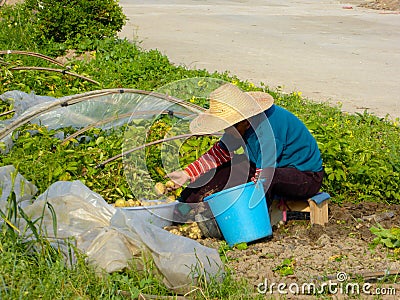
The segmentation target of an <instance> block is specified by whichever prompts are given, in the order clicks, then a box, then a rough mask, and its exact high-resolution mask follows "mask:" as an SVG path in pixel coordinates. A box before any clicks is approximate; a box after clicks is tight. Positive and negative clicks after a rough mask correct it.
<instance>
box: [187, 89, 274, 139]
mask: <svg viewBox="0 0 400 300" xmlns="http://www.w3.org/2000/svg"><path fill="white" fill-rule="evenodd" d="M272 104H274V98H272V96H271V95H270V94H267V93H264V92H247V93H245V92H243V91H242V90H241V89H239V88H238V87H237V86H235V85H233V84H230V83H227V84H224V85H222V86H220V87H219V88H217V89H216V90H214V91H213V92H211V94H210V108H209V109H207V110H206V111H205V112H203V113H201V114H199V115H198V116H197V117H196V118H195V119H194V120H193V121H192V122H191V123H190V131H191V132H192V133H193V134H209V133H215V132H218V131H221V130H223V129H225V128H228V127H230V126H232V125H234V124H236V123H238V122H240V121H243V120H244V119H248V118H250V117H252V116H255V115H258V114H259V113H262V112H264V111H265V110H267V109H268V108H270V107H271V106H272Z"/></svg>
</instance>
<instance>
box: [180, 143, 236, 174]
mask: <svg viewBox="0 0 400 300" xmlns="http://www.w3.org/2000/svg"><path fill="white" fill-rule="evenodd" d="M230 160H231V154H230V153H229V151H228V150H225V149H224V148H222V147H221V145H220V142H217V143H215V144H214V146H213V147H212V148H211V149H210V150H208V151H207V152H206V153H204V154H203V155H202V156H201V157H199V158H198V159H197V160H196V161H194V162H192V163H191V164H190V165H188V166H187V167H186V169H185V171H186V172H187V173H188V174H189V176H190V181H191V182H193V181H195V180H196V179H197V178H198V177H199V176H200V175H202V174H204V173H206V172H208V171H210V170H211V169H214V168H216V167H218V166H220V165H222V164H223V163H226V162H228V161H230Z"/></svg>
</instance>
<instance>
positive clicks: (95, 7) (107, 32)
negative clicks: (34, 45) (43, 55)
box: [25, 0, 126, 45]
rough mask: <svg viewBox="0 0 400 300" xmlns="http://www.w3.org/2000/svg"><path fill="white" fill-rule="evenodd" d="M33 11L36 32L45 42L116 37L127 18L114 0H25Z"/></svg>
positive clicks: (75, 41)
mask: <svg viewBox="0 0 400 300" xmlns="http://www.w3.org/2000/svg"><path fill="white" fill-rule="evenodd" d="M25 5H26V7H27V8H28V9H30V10H31V11H32V18H33V24H34V32H33V35H34V36H35V37H36V38H39V39H40V40H42V41H54V42H58V43H62V42H68V43H69V44H71V45H77V44H78V43H80V42H81V41H83V40H85V39H86V40H91V39H101V38H105V37H114V36H116V34H117V32H118V31H120V30H121V29H122V26H123V25H124V24H125V21H126V17H125V15H124V14H123V13H122V8H121V6H119V5H118V2H117V1H115V0H76V1H69V0H59V1H51V0H41V1H38V0H26V1H25Z"/></svg>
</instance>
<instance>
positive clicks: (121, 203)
mask: <svg viewBox="0 0 400 300" xmlns="http://www.w3.org/2000/svg"><path fill="white" fill-rule="evenodd" d="M114 206H115V207H125V200H124V199H118V200H117V201H115V203H114Z"/></svg>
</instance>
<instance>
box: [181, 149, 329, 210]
mask: <svg viewBox="0 0 400 300" xmlns="http://www.w3.org/2000/svg"><path fill="white" fill-rule="evenodd" d="M255 171H256V168H255V166H254V164H252V163H250V162H249V161H248V160H247V159H246V157H245V156H244V155H236V156H234V157H233V159H232V160H231V161H230V162H227V163H225V164H223V165H222V166H219V167H218V168H216V169H215V170H211V171H209V172H208V173H206V174H204V175H202V176H201V177H199V178H198V179H197V180H196V181H195V182H193V183H191V184H189V185H188V186H187V187H186V188H185V189H184V190H183V191H182V193H181V200H180V201H181V202H186V203H197V202H202V201H203V199H204V198H205V197H207V196H209V195H211V194H214V193H216V192H219V191H222V190H224V189H228V188H230V187H233V186H237V185H240V184H243V183H246V182H249V181H250V180H251V178H252V177H254V174H255ZM323 175H324V172H323V171H321V172H302V171H299V170H297V169H295V168H269V169H264V170H263V177H265V178H266V181H265V183H264V187H265V190H266V193H265V194H266V198H267V203H268V204H269V205H270V204H271V202H272V200H273V198H274V196H280V197H289V198H291V199H293V198H294V199H296V198H297V199H306V198H309V197H311V196H314V195H315V194H316V193H318V191H319V189H320V188H321V185H322V179H323Z"/></svg>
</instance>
